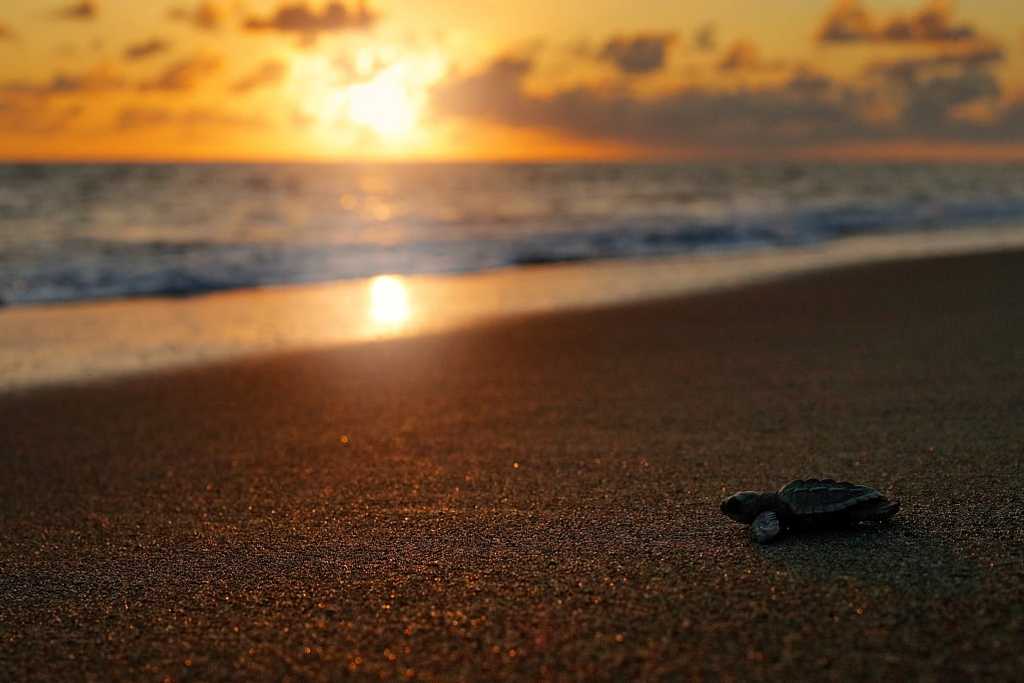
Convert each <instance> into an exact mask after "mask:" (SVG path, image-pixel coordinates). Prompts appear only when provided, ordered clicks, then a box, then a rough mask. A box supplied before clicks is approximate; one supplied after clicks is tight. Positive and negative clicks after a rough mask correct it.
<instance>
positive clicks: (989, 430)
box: [0, 252, 1024, 680]
mask: <svg viewBox="0 0 1024 683" xmlns="http://www.w3.org/2000/svg"><path fill="white" fill-rule="evenodd" d="M1021 273H1024V253H1020V252H1016V253H1005V254H994V255H993V254H990V255H980V256H963V257H955V258H941V259H932V260H923V261H913V262H905V263H893V264H880V265H871V266H864V267H854V268H845V269H841V270H834V271H828V272H824V273H819V274H814V275H807V276H800V277H796V278H791V279H788V280H784V281H779V282H774V283H770V284H764V285H759V286H754V287H748V288H743V289H738V290H734V291H726V292H720V293H715V294H707V295H702V296H698V297H694V298H689V299H676V300H668V301H659V302H653V303H646V304H637V305H630V306H622V307H616V308H606V309H600V310H593V311H586V312H578V313H561V314H551V315H535V316H530V317H522V318H518V319H512V320H506V321H503V322H498V323H489V324H486V325H482V326H477V327H474V328H472V329H467V330H462V331H457V332H453V333H448V334H442V335H434V336H428V337H423V338H412V339H401V340H393V341H387V342H381V343H377V344H366V345H358V346H351V347H346V348H341V349H338V350H334V351H324V352H315V353H298V354H290V355H276V356H267V357H262V358H257V359H250V360H245V361H239V362H233V363H224V364H218V365H212V366H207V367H202V368H195V369H188V370H178V371H173V372H170V371H169V372H165V373H160V374H148V375H143V376H137V377H133V378H129V379H121V380H116V381H113V380H111V381H106V382H97V383H92V384H85V385H79V386H71V387H49V388H44V389H37V390H32V391H17V392H9V393H8V394H6V395H4V396H2V397H0V416H2V417H0V420H2V428H0V539H2V543H0V667H2V674H0V678H4V679H9V680H72V679H81V678H93V679H102V680H107V679H152V680H159V679H164V678H165V677H169V678H170V679H172V680H179V679H181V680H188V679H194V680H217V679H226V678H238V679H246V680H248V679H254V678H266V679H281V678H284V677H292V678H309V679H338V678H340V677H341V676H342V675H343V674H344V673H347V672H358V673H362V674H365V675H368V676H369V677H373V678H377V677H381V676H382V677H393V678H422V679H429V680H438V679H440V680H462V679H476V680H494V679H502V678H512V679H523V680H536V679H538V678H551V679H584V678H585V679H608V678H613V679H618V680H626V679H632V678H655V677H665V676H668V677H673V678H689V677H705V678H720V677H735V678H742V679H768V678H771V679H775V680H780V679H785V678H789V679H799V680H827V679H844V680H851V679H861V680H877V679H879V678H887V679H895V678H900V679H906V678H931V679H935V678H939V679H949V680H957V679H959V680H962V679H964V678H967V677H973V678H978V677H992V678H1000V679H1003V680H1009V679H1012V678H1015V677H1019V676H1020V672H1021V671H1022V670H1024V636H1022V634H1024V605H1022V602H1021V596H1022V595H1024V531H1022V529H1024V467H1022V465H1021V462H1022V456H1024V450H1022V448H1024V446H1022V444H1024V293H1022V286H1021ZM809 476H834V477H839V478H844V479H850V480H853V481H857V482H859V483H866V484H870V485H874V486H876V487H878V488H880V489H882V490H883V491H884V492H885V493H887V494H889V495H891V496H893V497H896V498H899V499H900V500H901V501H902V503H903V506H904V509H903V512H901V513H900V515H899V516H898V517H897V518H896V519H895V521H894V522H893V523H892V524H891V525H888V526H885V527H882V528H878V529H871V530H865V531H862V532H843V533H836V534H822V535H811V536H802V537H793V538H789V539H786V540H784V541H782V542H780V543H778V544H775V545H772V546H768V547H757V546H754V545H752V544H751V543H750V541H749V539H748V536H747V530H746V528H744V527H740V526H738V525H735V524H732V523H731V522H729V521H728V520H727V519H726V518H724V517H723V516H722V515H721V514H720V513H719V511H718V503H719V501H720V499H721V498H722V497H723V496H725V495H726V494H728V493H732V492H734V491H736V490H739V489H768V488H775V487H778V486H779V485H781V484H783V483H785V482H786V481H787V480H789V479H791V478H795V477H809Z"/></svg>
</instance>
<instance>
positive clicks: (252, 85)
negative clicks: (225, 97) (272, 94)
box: [231, 60, 288, 93]
mask: <svg viewBox="0 0 1024 683" xmlns="http://www.w3.org/2000/svg"><path fill="white" fill-rule="evenodd" d="M287 75H288V65H287V64H285V63H284V62H278V61H274V60H269V61H266V62H263V64H261V65H260V66H259V67H258V68H257V69H256V70H255V71H253V72H252V73H250V74H248V75H246V76H243V77H242V78H241V79H239V80H238V81H236V82H235V84H234V85H232V86H231V90H232V92H236V93H245V92H249V91H250V90H256V89H257V88H262V87H265V86H269V85H275V84H277V83H280V82H281V81H282V80H283V79H284V78H285V76H287Z"/></svg>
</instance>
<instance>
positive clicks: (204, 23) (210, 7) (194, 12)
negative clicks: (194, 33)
mask: <svg viewBox="0 0 1024 683" xmlns="http://www.w3.org/2000/svg"><path fill="white" fill-rule="evenodd" d="M224 15H225V12H224V9H223V7H222V6H221V5H219V4H217V3H215V2H211V1H210V0H203V2H200V3H199V4H198V5H196V7H195V9H189V8H186V7H172V8H171V10H170V11H169V12H168V16H169V17H170V18H171V19H173V20H174V21H183V22H185V23H188V24H192V25H193V26H195V27H196V28H198V29H200V30H203V31H216V30H217V29H219V28H220V27H221V26H222V25H223V23H224Z"/></svg>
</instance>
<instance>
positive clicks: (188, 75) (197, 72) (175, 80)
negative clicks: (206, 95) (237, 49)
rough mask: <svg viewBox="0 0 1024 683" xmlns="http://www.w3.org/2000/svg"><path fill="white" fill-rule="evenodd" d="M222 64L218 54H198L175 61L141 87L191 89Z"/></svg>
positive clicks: (144, 88)
mask: <svg viewBox="0 0 1024 683" xmlns="http://www.w3.org/2000/svg"><path fill="white" fill-rule="evenodd" d="M222 64H223V61H222V60H221V58H220V57H218V56H216V55H197V56H195V57H190V58H188V59H183V60H180V61H177V62H174V63H173V64H171V65H170V66H168V67H167V68H166V69H164V70H163V71H161V72H160V73H159V74H158V75H157V76H156V77H155V78H153V79H151V80H148V81H145V82H143V83H142V84H141V86H140V87H141V89H142V90H165V91H182V90H191V89H192V88H194V87H195V86H196V85H197V84H198V83H199V81H201V80H203V79H204V78H206V77H207V76H210V75H212V74H214V73H217V72H218V71H220V68H221V66H222Z"/></svg>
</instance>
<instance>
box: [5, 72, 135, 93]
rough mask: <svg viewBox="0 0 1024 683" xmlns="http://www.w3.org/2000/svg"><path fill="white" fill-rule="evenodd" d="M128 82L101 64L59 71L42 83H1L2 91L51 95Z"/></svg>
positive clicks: (121, 85)
mask: <svg viewBox="0 0 1024 683" xmlns="http://www.w3.org/2000/svg"><path fill="white" fill-rule="evenodd" d="M127 87H128V82H127V81H126V80H125V79H124V77H123V76H121V75H120V74H119V73H117V72H116V71H114V70H113V69H111V68H109V67H107V66H105V65H100V66H97V67H95V68H93V69H90V70H88V71H84V72H81V73H74V72H64V71H61V72H58V73H56V74H55V75H54V76H53V77H52V78H51V79H50V80H48V81H44V82H41V83H36V82H32V81H6V82H4V83H0V93H7V94H12V95H27V96H32V97H50V96H54V95H73V94H78V93H95V92H102V91H113V90H123V89H125V88H127Z"/></svg>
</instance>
